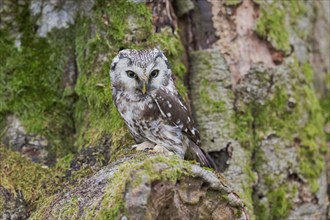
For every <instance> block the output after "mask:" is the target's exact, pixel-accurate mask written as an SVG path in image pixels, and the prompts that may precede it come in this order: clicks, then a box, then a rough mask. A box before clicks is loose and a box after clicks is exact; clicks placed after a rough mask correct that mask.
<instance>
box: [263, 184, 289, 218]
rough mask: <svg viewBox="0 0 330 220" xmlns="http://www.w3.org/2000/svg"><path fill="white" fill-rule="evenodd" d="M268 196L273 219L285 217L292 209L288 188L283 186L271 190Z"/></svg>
mask: <svg viewBox="0 0 330 220" xmlns="http://www.w3.org/2000/svg"><path fill="white" fill-rule="evenodd" d="M267 198H268V200H269V203H270V216H271V218H272V219H279V218H285V217H286V216H288V214H289V211H290V209H291V205H292V204H291V201H290V199H289V198H288V196H287V190H286V189H285V188H283V187H280V188H278V189H273V190H270V191H269V193H268V195H267Z"/></svg>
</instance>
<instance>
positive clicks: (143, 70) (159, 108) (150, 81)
mask: <svg viewBox="0 0 330 220" xmlns="http://www.w3.org/2000/svg"><path fill="white" fill-rule="evenodd" d="M110 81H111V86H112V97H113V101H114V104H115V106H116V108H117V109H118V111H119V113H120V115H121V116H122V117H123V119H124V121H125V124H126V125H127V126H128V128H129V131H130V133H131V135H132V136H133V138H134V139H135V141H136V143H137V144H136V145H133V148H135V149H136V150H145V149H153V151H157V152H163V153H169V154H171V153H174V154H177V155H179V156H180V157H181V158H182V159H184V158H187V159H196V160H198V162H200V163H201V165H203V166H208V167H211V168H214V169H215V168H216V166H215V165H214V162H213V161H212V159H211V158H210V156H209V155H208V154H207V153H206V152H205V151H203V149H201V148H200V143H201V141H200V136H199V132H198V130H197V129H196V126H195V123H194V120H193V118H192V116H191V113H190V111H189V110H188V108H187V107H186V105H185V103H184V102H183V101H182V98H181V97H180V95H179V94H178V92H177V90H176V88H175V84H174V81H173V79H172V71H171V69H170V67H169V63H168V61H167V58H166V57H165V55H164V54H163V53H162V51H160V50H159V49H156V48H155V49H147V50H130V49H126V50H122V51H120V52H119V54H118V55H117V56H116V57H115V58H114V59H113V61H112V64H111V69H110Z"/></svg>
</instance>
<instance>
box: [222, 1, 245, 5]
mask: <svg viewBox="0 0 330 220" xmlns="http://www.w3.org/2000/svg"><path fill="white" fill-rule="evenodd" d="M241 2H242V0H225V5H228V6H236V5H238V4H240V3H241Z"/></svg>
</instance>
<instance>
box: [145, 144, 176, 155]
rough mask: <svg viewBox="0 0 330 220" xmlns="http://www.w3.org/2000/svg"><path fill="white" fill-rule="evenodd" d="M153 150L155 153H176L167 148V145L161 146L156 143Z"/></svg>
mask: <svg viewBox="0 0 330 220" xmlns="http://www.w3.org/2000/svg"><path fill="white" fill-rule="evenodd" d="M151 152H153V153H161V154H165V155H174V153H173V152H172V151H169V150H167V149H166V148H165V147H163V146H161V145H156V146H155V147H154V148H153V149H152V150H151Z"/></svg>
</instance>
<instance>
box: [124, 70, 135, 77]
mask: <svg viewBox="0 0 330 220" xmlns="http://www.w3.org/2000/svg"><path fill="white" fill-rule="evenodd" d="M126 73H127V76H128V77H130V78H134V77H136V74H135V73H134V72H133V71H130V70H128V71H126Z"/></svg>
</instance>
